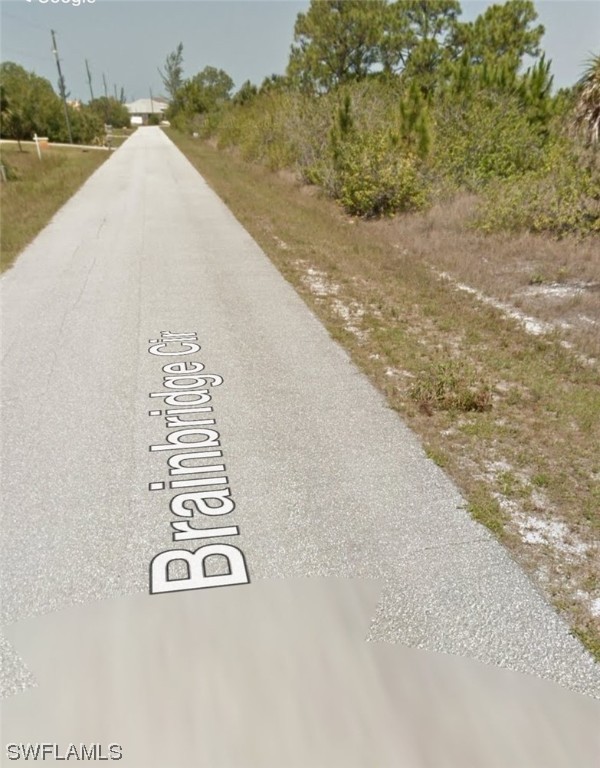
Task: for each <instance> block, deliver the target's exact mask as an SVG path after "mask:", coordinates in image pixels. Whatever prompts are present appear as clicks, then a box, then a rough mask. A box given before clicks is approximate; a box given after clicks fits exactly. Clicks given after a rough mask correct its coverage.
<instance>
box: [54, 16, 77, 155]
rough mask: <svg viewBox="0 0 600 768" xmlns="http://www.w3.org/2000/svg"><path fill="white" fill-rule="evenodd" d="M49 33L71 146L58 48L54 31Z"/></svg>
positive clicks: (69, 123) (65, 95)
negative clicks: (50, 34)
mask: <svg viewBox="0 0 600 768" xmlns="http://www.w3.org/2000/svg"><path fill="white" fill-rule="evenodd" d="M50 32H51V33H52V53H53V54H54V58H55V59H56V67H57V69H58V87H59V89H60V95H61V96H62V101H63V107H64V108H65V120H66V122H67V131H68V133H69V144H72V143H73V133H72V131H71V121H70V120H69V110H68V108H67V93H66V89H65V78H64V77H63V74H62V71H61V69H60V59H59V58H58V48H57V47H56V37H55V33H54V30H53V29H51V30H50Z"/></svg>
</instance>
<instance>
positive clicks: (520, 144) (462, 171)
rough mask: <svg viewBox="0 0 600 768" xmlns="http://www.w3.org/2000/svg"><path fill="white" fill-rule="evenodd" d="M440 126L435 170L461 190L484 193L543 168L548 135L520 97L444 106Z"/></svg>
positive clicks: (437, 119) (439, 113) (440, 108)
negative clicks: (532, 119) (496, 183)
mask: <svg viewBox="0 0 600 768" xmlns="http://www.w3.org/2000/svg"><path fill="white" fill-rule="evenodd" d="M435 122H436V132H435V146H436V153H435V160H434V166H435V168H436V170H437V171H438V172H440V173H441V174H442V175H444V176H447V177H449V178H450V179H451V180H452V181H453V182H454V183H455V184H456V185H457V186H462V187H466V188H467V189H470V190H478V189H480V188H482V187H484V186H485V185H486V184H487V183H488V182H490V181H493V180H495V179H507V178H510V177H512V176H517V175H520V174H523V173H526V172H527V171H532V170H536V169H537V168H539V167H540V165H541V164H542V163H543V159H544V136H543V135H542V134H541V133H540V132H538V131H537V130H534V129H533V128H532V126H531V124H530V122H529V120H528V117H527V115H526V114H525V113H524V112H523V110H522V109H521V107H520V105H519V103H518V100H517V99H516V98H514V97H510V96H498V95H497V94H496V95H494V94H491V95H489V96H485V94H480V95H479V97H477V98H474V99H473V100H472V101H468V102H464V101H462V102H461V101H455V102H452V103H449V104H442V105H438V108H437V110H436V113H435Z"/></svg>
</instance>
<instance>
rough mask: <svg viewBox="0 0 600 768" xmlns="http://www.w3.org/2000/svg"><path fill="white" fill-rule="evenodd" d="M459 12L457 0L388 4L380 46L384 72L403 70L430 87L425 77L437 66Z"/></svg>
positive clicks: (403, 1)
mask: <svg viewBox="0 0 600 768" xmlns="http://www.w3.org/2000/svg"><path fill="white" fill-rule="evenodd" d="M460 12H461V8H460V4H459V2H458V0H399V1H398V2H395V3H393V4H391V5H389V6H388V8H387V11H386V22H385V26H384V35H383V37H382V40H381V46H380V47H381V54H380V58H381V63H382V65H383V68H384V71H387V72H389V73H391V72H399V71H404V72H405V73H406V75H407V77H419V78H421V79H422V81H423V84H424V85H427V87H429V86H430V85H431V83H430V82H428V83H425V80H427V81H430V80H431V78H432V75H433V74H434V73H435V71H436V70H437V69H438V67H439V65H440V63H441V61H442V59H443V56H444V53H445V50H446V41H447V39H448V38H449V37H451V36H452V35H453V33H454V30H455V27H456V24H457V19H458V16H459V15H460Z"/></svg>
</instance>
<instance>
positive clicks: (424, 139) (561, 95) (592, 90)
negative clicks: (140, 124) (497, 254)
mask: <svg viewBox="0 0 600 768" xmlns="http://www.w3.org/2000/svg"><path fill="white" fill-rule="evenodd" d="M460 15H461V8H460V4H459V3H458V2H457V0H401V1H399V2H388V1H387V0H369V2H364V0H312V1H311V4H310V7H309V9H308V11H307V12H306V13H304V14H302V13H301V14H299V15H298V17H297V20H296V24H295V30H294V43H293V45H292V49H291V53H290V58H289V63H288V67H287V71H286V73H285V75H281V76H277V75H274V76H272V77H271V78H268V79H267V80H265V81H264V82H263V84H262V85H261V87H260V88H256V87H255V86H253V85H252V84H250V83H245V84H244V85H243V86H242V87H241V88H240V89H239V90H238V92H237V93H236V94H235V95H233V96H232V95H231V91H232V87H233V84H232V83H231V81H230V80H229V81H228V82H227V81H225V80H224V78H223V77H222V76H223V75H224V76H225V77H227V76H226V75H225V73H221V75H222V76H221V83H222V85H223V87H222V88H221V91H220V92H219V94H218V95H217V96H216V97H215V98H213V99H212V100H207V99H206V98H204V100H202V99H200V100H196V102H195V103H194V101H193V99H190V98H186V97H185V95H186V94H190V93H192V92H193V83H192V82H191V81H183V80H182V81H181V82H180V83H179V84H178V87H176V88H175V90H174V95H175V96H176V98H175V99H174V100H173V106H172V111H171V119H172V120H173V122H174V123H175V125H176V126H177V127H180V128H185V129H186V130H195V131H199V132H201V134H202V135H203V136H205V137H209V136H210V137H215V138H216V139H217V141H218V145H219V147H221V148H227V147H235V148H237V149H238V150H239V151H240V152H241V154H242V155H243V157H244V158H246V159H248V160H251V161H256V162H261V163H265V164H267V165H268V166H270V167H271V168H273V169H279V168H294V169H295V170H296V171H297V172H298V173H299V174H300V176H301V177H302V178H303V179H304V181H305V182H307V183H310V184H318V185H320V186H321V187H323V189H325V190H326V191H327V192H328V193H329V194H330V195H331V196H333V197H334V198H336V199H338V200H339V201H340V202H341V203H342V204H343V206H344V207H345V209H346V210H347V211H348V212H350V213H352V214H356V215H361V216H373V215H382V214H390V213H395V212H400V211H409V210H416V209H419V208H423V207H424V206H427V205H429V204H430V203H431V202H432V201H434V200H436V199H440V198H443V197H444V196H447V195H451V194H453V193H455V192H456V191H458V190H468V191H471V192H474V193H477V194H478V195H479V196H480V200H481V205H480V206H479V211H478V220H477V223H478V225H479V226H480V227H482V228H483V229H485V230H488V231H493V230H498V229H521V228H526V229H529V230H532V231H550V232H552V233H554V234H558V235H561V234H565V233H568V232H575V233H578V234H587V233H590V232H599V231H600V175H599V164H598V151H597V146H598V126H599V124H600V58H598V57H595V58H593V59H592V60H591V61H590V65H589V68H588V70H587V71H586V72H585V73H584V76H583V77H582V80H581V82H580V83H579V84H577V85H575V86H574V87H573V88H570V89H563V90H561V91H559V92H558V93H556V94H553V93H552V76H551V74H550V62H549V61H547V60H546V59H545V56H544V54H543V52H542V49H541V41H542V37H543V34H544V29H543V27H542V26H541V25H539V24H537V23H536V22H537V14H536V11H535V8H534V5H533V3H532V2H530V1H529V0H509V2H506V3H504V4H503V5H493V6H490V7H488V8H487V9H486V10H485V11H484V12H483V13H482V14H481V15H480V16H479V17H478V18H477V19H476V20H475V21H473V22H466V23H465V22H462V21H461V20H460ZM178 53H179V62H178V63H179V67H180V71H179V74H180V75H181V63H182V49H181V46H180V47H179V48H178ZM172 55H174V54H172ZM525 62H528V63H529V66H528V68H525V66H524V63H525ZM209 69H210V68H209ZM215 72H216V71H215ZM197 77H198V76H197ZM226 85H229V88H228V89H227V88H225V86H226ZM197 86H198V87H197V90H196V91H195V92H196V93H201V94H202V93H205V91H206V82H205V81H202V82H197Z"/></svg>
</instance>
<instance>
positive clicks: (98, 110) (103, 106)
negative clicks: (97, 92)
mask: <svg viewBox="0 0 600 768" xmlns="http://www.w3.org/2000/svg"><path fill="white" fill-rule="evenodd" d="M88 107H89V109H90V110H91V111H92V112H93V113H94V114H95V115H97V116H98V117H100V118H101V119H102V121H103V122H104V123H108V124H109V125H112V126H113V127H114V128H125V127H126V126H128V125H129V122H130V117H129V112H128V111H127V107H126V106H125V105H124V104H122V103H121V102H120V101H118V100H117V99H115V98H113V97H112V96H108V97H106V96H100V98H98V99H93V101H90V102H89V104H88Z"/></svg>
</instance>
